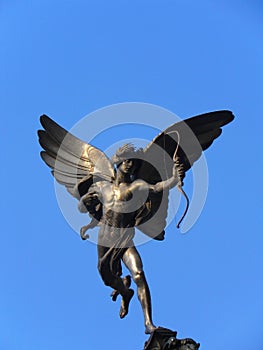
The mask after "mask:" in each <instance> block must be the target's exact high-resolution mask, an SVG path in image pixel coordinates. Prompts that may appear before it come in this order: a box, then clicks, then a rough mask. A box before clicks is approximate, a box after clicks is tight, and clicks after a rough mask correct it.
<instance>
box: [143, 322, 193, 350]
mask: <svg viewBox="0 0 263 350" xmlns="http://www.w3.org/2000/svg"><path fill="white" fill-rule="evenodd" d="M176 335H177V332H174V331H171V330H170V329H167V328H162V327H158V328H156V329H155V330H154V332H153V333H152V334H151V335H150V338H149V339H148V340H147V341H146V343H145V345H144V350H196V349H199V346H200V344H199V343H196V342H195V341H194V340H193V339H191V338H186V339H177V338H176Z"/></svg>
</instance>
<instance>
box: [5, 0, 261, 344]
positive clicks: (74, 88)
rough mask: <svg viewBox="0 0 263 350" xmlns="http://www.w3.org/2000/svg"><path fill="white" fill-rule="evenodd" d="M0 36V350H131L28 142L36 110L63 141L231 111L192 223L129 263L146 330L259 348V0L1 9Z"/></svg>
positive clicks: (139, 337)
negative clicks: (137, 115) (89, 128)
mask: <svg viewBox="0 0 263 350" xmlns="http://www.w3.org/2000/svg"><path fill="white" fill-rule="evenodd" d="M0 33H1V39H0V40H1V42H0V47H1V56H0V64H1V86H0V91H1V104H0V109H1V137H0V143H1V164H2V171H1V184H2V188H1V245H0V280H1V289H0V291H1V292H0V293H1V294H0V349H1V350H36V349H37V350H47V349H49V350H60V349H63V350H72V349H78V350H87V349H89V350H102V349H105V348H107V349H109V350H113V349H114V350H116V349H125V350H135V349H142V348H143V344H144V341H145V340H146V339H147V336H146V335H145V334H144V333H143V331H144V328H143V319H142V314H141V310H140V306H139V303H138V301H137V299H136V298H134V299H133V301H132V303H131V307H130V313H129V315H128V316H127V318H126V319H124V320H120V319H119V318H118V311H119V304H118V303H117V304H114V303H112V301H111V300H110V297H109V294H110V289H109V288H107V287H105V286H104V285H103V283H102V281H101V280H100V277H99V274H98V271H97V257H96V247H95V245H94V244H92V243H89V242H83V241H81V239H80V238H79V236H78V235H77V234H76V233H75V232H74V231H73V230H72V228H71V227H70V226H69V225H68V223H67V222H66V220H65V219H64V217H63V215H62V214H61V211H60V208H59V206H58V204H57V200H56V195H55V191H54V185H53V179H52V176H51V175H50V172H49V169H48V168H47V167H46V165H45V164H44V163H43V162H42V160H41V159H40V157H39V152H40V146H39V145H38V141H37V136H36V131H37V129H39V128H40V123H39V116H40V115H41V114H43V113H45V114H47V115H49V116H51V117H52V118H53V119H55V120H56V121H57V122H58V123H60V124H61V125H63V126H64V127H65V128H67V129H70V128H71V127H72V126H73V125H74V124H75V123H77V122H78V121H79V120H80V119H81V118H83V117H84V116H85V115H87V114H89V113H91V112H93V111H95V110H97V109H98V108H102V107H105V106H107V105H111V104H116V103H123V102H134V101H136V102H145V103H151V104H154V105H158V106H161V107H163V108H165V109H168V110H170V111H172V112H174V113H175V114H177V115H178V116H179V117H180V118H187V117H190V116H193V115H197V114H200V113H204V112H208V111H213V110H218V109H229V110H232V111H233V112H234V114H235V116H236V119H235V121H234V122H233V123H231V124H230V125H228V126H226V127H225V128H224V131H223V134H222V136H221V137H220V139H218V140H216V142H215V143H214V144H213V145H212V146H211V148H210V149H209V150H208V151H206V161H207V163H208V171H209V190H208V197H207V201H206V203H205V207H204V210H203V212H202V214H201V216H200V217H199V219H198V221H197V223H196V224H195V225H194V227H193V228H192V229H191V230H190V231H189V232H187V233H186V234H185V235H181V234H180V231H179V230H176V228H175V222H174V221H173V222H172V223H171V224H170V225H169V227H168V228H167V230H166V239H165V241H164V242H149V243H147V244H144V245H142V246H140V247H139V251H140V253H141V255H142V257H143V262H144V267H145V271H146V275H147V278H148V281H149V284H150V288H151V291H152V300H153V315H154V321H155V323H156V324H157V325H161V326H165V327H168V328H171V329H174V330H177V331H178V337H179V338H183V337H192V338H194V339H196V340H197V341H199V342H200V343H201V346H202V347H201V349H213V350H221V349H226V348H229V349H239V350H243V349H244V350H245V349H249V348H253V349H254V350H261V349H262V346H263V329H262V324H263V299H262V295H263V279H262V263H263V256H262V245H263V236H262V225H263V222H262V221H263V215H262V194H263V190H262V185H261V183H262V174H261V169H262V166H261V165H262V155H261V153H262V126H263V122H262V109H263V108H262V98H263V96H262V81H263V69H262V62H263V46H262V35H263V5H262V1H259V0H258V1H256V0H249V1H248V0H243V1H241V0H239V1H238V0H221V1H208V0H199V1H195V0H184V1H182V0H181V1H179V0H163V1H157V0H151V1H148V0H143V1H142V0H140V1H139V0H133V1H128V0H119V1H117V0H116V1H115V0H113V1H106V0H104V1H102V0H96V1H95V0H92V1H91V0H88V1H84V0H82V1H81V0H75V1H73V0H72V1H69V0H67V1H62V0H55V1H51V0H45V1H44V0H38V1H28V0H23V1H17V0H13V1H5V0H2V1H1V3H0ZM97 122H98V121H97V120H93V119H91V121H90V123H91V125H95V124H96V123H97ZM133 132H134V133H133V135H132V137H136V130H133ZM146 134H147V133H146ZM145 136H148V137H151V136H149V135H145ZM107 141H110V140H107ZM185 182H186V183H187V178H186V180H185ZM73 210H74V208H73ZM75 210H76V211H77V203H75Z"/></svg>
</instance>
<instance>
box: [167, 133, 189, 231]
mask: <svg viewBox="0 0 263 350" xmlns="http://www.w3.org/2000/svg"><path fill="white" fill-rule="evenodd" d="M174 133H175V134H177V145H176V148H175V151H174V154H173V162H174V164H175V165H176V167H177V175H178V178H179V183H178V184H177V185H176V188H177V189H178V191H179V192H180V193H181V194H182V195H183V196H184V198H185V200H186V208H185V210H184V212H183V214H182V216H181V218H180V220H179V221H178V223H177V225H176V227H177V228H179V227H180V225H181V223H182V221H183V220H184V218H185V216H186V214H187V212H188V209H189V204H190V201H189V198H188V196H187V194H186V193H185V191H184V190H183V181H182V178H181V177H182V172H183V165H182V164H180V161H179V157H177V152H178V149H179V145H180V134H179V132H178V131H177V130H174V131H171V132H169V133H167V135H171V134H174ZM164 150H165V137H164ZM164 163H165V172H166V177H167V178H168V172H167V167H166V159H165V157H164Z"/></svg>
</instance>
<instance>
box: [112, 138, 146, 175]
mask: <svg viewBox="0 0 263 350" xmlns="http://www.w3.org/2000/svg"><path fill="white" fill-rule="evenodd" d="M142 155H143V149H142V148H139V149H137V150H136V149H135V147H134V146H133V144H131V143H126V144H125V145H123V146H121V147H120V148H118V149H117V151H116V153H115V155H114V156H113V157H112V162H113V163H114V164H115V165H116V167H117V168H119V167H120V166H121V165H122V166H121V170H122V171H124V172H126V170H127V172H130V173H132V174H133V173H134V172H135V171H136V170H138V169H139V167H140V166H141V162H142V160H141V158H142Z"/></svg>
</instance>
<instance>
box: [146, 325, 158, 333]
mask: <svg viewBox="0 0 263 350" xmlns="http://www.w3.org/2000/svg"><path fill="white" fill-rule="evenodd" d="M156 328H157V327H155V326H154V325H153V324H152V323H150V324H146V325H145V334H151V333H153V332H154V331H155V329H156Z"/></svg>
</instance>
